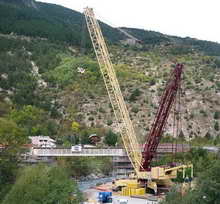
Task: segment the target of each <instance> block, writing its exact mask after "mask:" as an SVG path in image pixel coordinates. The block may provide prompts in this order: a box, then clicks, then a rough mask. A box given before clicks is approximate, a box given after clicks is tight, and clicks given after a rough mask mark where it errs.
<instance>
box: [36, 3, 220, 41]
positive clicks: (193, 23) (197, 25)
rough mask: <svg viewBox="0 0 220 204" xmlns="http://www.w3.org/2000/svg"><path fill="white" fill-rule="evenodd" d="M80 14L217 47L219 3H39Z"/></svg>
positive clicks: (219, 30)
mask: <svg viewBox="0 0 220 204" xmlns="http://www.w3.org/2000/svg"><path fill="white" fill-rule="evenodd" d="M40 1H41V2H47V3H54V4H58V5H62V6H65V7H68V8H71V9H73V10H76V11H80V12H83V8H85V7H86V6H89V7H92V8H94V12H95V14H96V16H97V18H98V19H100V20H102V21H103V22H105V23H107V24H109V25H111V26H114V27H122V26H124V27H132V28H142V29H145V30H152V31H158V32H161V33H164V34H169V35H175V36H180V37H192V38H197V39H201V40H210V41H214V42H219V43H220V22H219V20H220V0H136V1H132V0H40Z"/></svg>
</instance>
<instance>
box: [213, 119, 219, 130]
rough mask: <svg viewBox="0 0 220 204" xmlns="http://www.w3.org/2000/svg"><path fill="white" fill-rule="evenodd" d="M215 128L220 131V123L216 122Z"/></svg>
mask: <svg viewBox="0 0 220 204" xmlns="http://www.w3.org/2000/svg"><path fill="white" fill-rule="evenodd" d="M214 128H215V130H216V131H219V124H218V121H216V122H215V125H214Z"/></svg>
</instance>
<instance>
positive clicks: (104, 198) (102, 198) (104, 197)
mask: <svg viewBox="0 0 220 204" xmlns="http://www.w3.org/2000/svg"><path fill="white" fill-rule="evenodd" d="M98 201H99V202H100V203H112V192H99V195H98Z"/></svg>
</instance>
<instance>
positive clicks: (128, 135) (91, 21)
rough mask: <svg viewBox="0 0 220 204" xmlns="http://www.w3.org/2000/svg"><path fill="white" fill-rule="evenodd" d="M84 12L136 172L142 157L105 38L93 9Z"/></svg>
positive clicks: (119, 125) (86, 9) (117, 120)
mask: <svg viewBox="0 0 220 204" xmlns="http://www.w3.org/2000/svg"><path fill="white" fill-rule="evenodd" d="M84 14H85V17H86V23H87V27H88V30H89V34H90V37H91V40H92V44H93V48H94V50H95V53H96V57H97V60H98V63H99V67H100V70H101V73H102V76H103V79H104V82H105V86H106V89H107V92H108V95H109V98H110V102H111V105H112V108H113V110H114V114H115V117H116V122H117V125H118V128H119V130H120V134H121V136H122V140H123V143H124V146H125V149H126V152H127V155H128V157H129V159H130V161H131V163H132V165H133V167H134V169H135V172H136V173H137V174H138V172H139V170H140V167H141V159H142V155H141V148H140V147H139V144H138V141H137V137H136V135H135V132H134V128H133V125H132V122H131V119H130V117H129V113H128V109H127V107H126V104H125V101H124V99H123V96H122V93H121V89H120V86H119V83H118V80H117V77H116V73H115V70H114V68H113V64H112V62H111V59H110V56H109V52H108V49H107V46H106V43H105V40H104V38H103V35H102V32H101V29H100V26H99V23H98V21H97V19H96V18H95V15H94V12H93V9H92V8H88V7H87V8H85V10H84Z"/></svg>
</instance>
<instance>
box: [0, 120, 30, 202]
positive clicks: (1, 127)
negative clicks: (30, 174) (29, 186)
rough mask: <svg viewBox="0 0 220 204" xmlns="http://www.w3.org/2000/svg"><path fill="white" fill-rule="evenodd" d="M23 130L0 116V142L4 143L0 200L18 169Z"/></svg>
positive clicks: (23, 136)
mask: <svg viewBox="0 0 220 204" xmlns="http://www.w3.org/2000/svg"><path fill="white" fill-rule="evenodd" d="M26 141H27V136H26V135H25V131H24V130H23V129H21V128H19V127H18V126H17V124H16V123H15V122H13V121H11V120H7V119H4V118H0V144H2V145H5V147H4V149H2V150H1V151H0V202H1V200H2V199H3V198H4V196H5V194H6V193H7V192H8V191H9V190H10V188H11V186H12V184H13V182H14V180H15V177H16V173H17V169H18V159H19V158H18V153H19V152H20V151H21V145H22V144H25V143H26Z"/></svg>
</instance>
